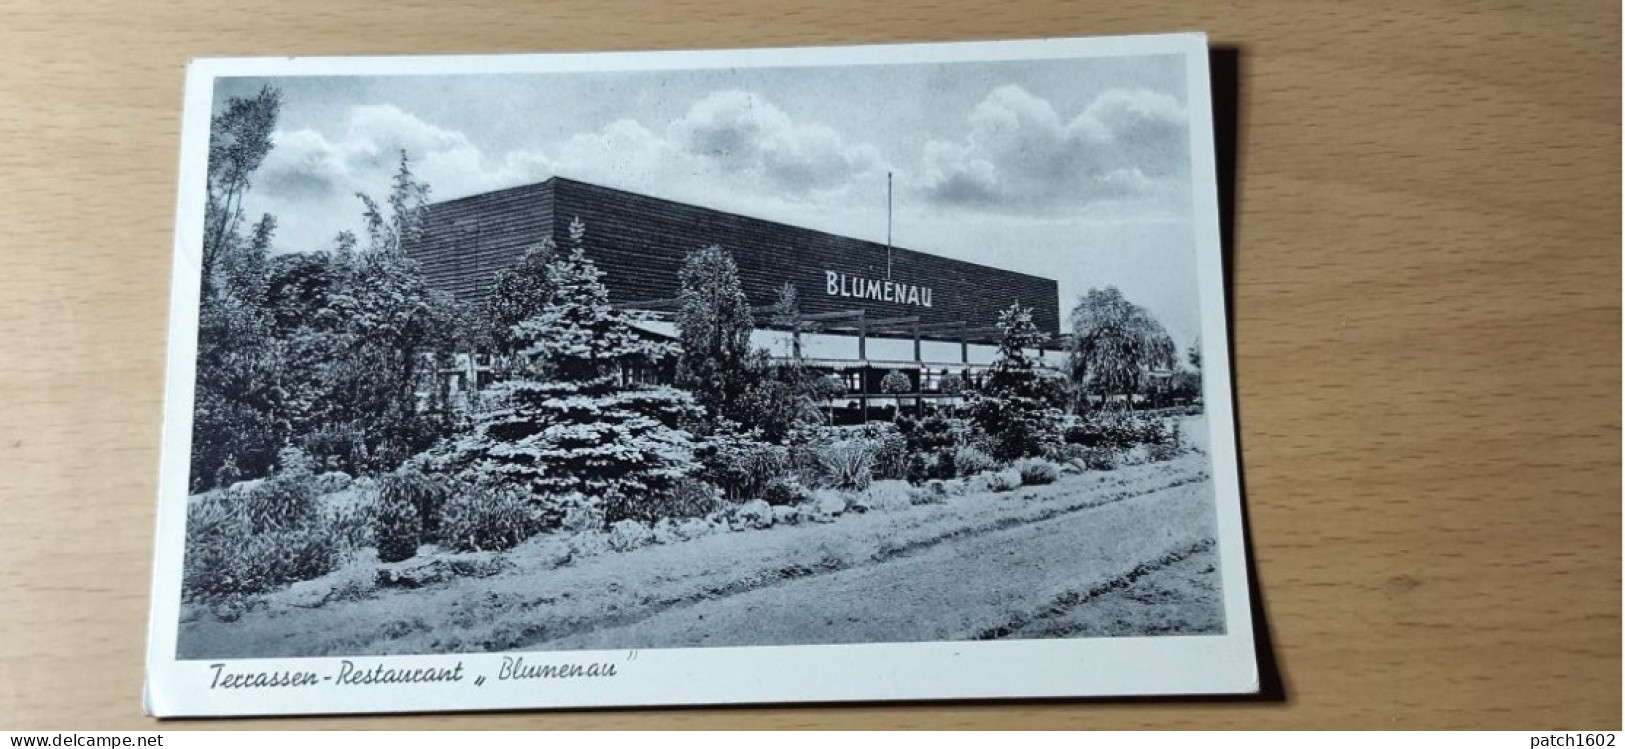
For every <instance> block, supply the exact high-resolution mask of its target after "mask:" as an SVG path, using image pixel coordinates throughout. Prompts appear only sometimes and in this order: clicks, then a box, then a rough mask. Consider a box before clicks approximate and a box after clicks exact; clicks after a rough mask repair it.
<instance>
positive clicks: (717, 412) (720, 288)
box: [677, 245, 758, 417]
mask: <svg viewBox="0 0 1625 749" xmlns="http://www.w3.org/2000/svg"><path fill="white" fill-rule="evenodd" d="M677 278H678V282H679V284H680V285H681V287H682V290H681V291H680V292H679V293H678V299H679V301H680V305H681V306H680V307H679V309H678V312H677V330H678V338H679V340H680V341H681V343H682V356H681V358H680V359H679V360H678V364H677V382H678V384H679V385H681V386H682V387H685V388H687V389H688V390H689V391H691V392H693V393H694V397H695V399H696V400H698V401H699V403H700V405H702V406H704V407H705V409H706V411H708V412H709V413H710V414H711V415H712V416H713V417H718V416H728V417H733V416H738V415H740V414H739V413H738V409H737V406H738V404H739V397H740V396H741V395H743V394H744V392H745V390H746V389H747V388H749V387H750V385H751V384H752V382H753V381H754V380H755V379H756V375H757V374H758V372H756V371H754V368H753V367H752V366H750V365H751V360H752V350H751V347H750V336H751V332H752V331H753V330H755V327H756V323H755V321H754V320H753V319H752V317H751V311H750V300H749V299H747V298H746V297H745V290H744V288H743V287H742V286H741V285H740V283H739V268H738V266H736V265H734V260H733V256H731V255H729V254H728V252H727V251H726V250H724V249H722V248H721V247H719V246H717V245H711V246H709V247H706V248H704V249H701V250H698V251H695V252H692V253H689V256H688V258H687V260H685V261H684V262H683V267H682V270H680V271H679V272H678V274H677Z"/></svg>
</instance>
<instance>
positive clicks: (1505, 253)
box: [0, 0, 1621, 730]
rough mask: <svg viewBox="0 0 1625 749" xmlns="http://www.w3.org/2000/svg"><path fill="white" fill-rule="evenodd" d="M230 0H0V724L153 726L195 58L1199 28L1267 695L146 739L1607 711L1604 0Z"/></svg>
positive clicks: (683, 713) (1612, 565) (1611, 594)
mask: <svg viewBox="0 0 1625 749" xmlns="http://www.w3.org/2000/svg"><path fill="white" fill-rule="evenodd" d="M228 5H229V4H227V3H220V2H200V1H199V0H180V1H177V2H157V1H156V0H140V1H138V2H122V1H118V0H0V62H3V63H4V64H3V65H0V261H3V268H4V270H3V271H0V321H3V322H0V325H3V326H4V330H5V341H4V343H5V345H4V354H3V355H0V362H3V363H0V393H4V394H5V395H4V398H5V401H4V403H5V405H4V408H3V409H0V727H11V728H18V727H29V728H80V729H90V728H125V729H153V728H154V727H157V726H159V724H158V723H156V722H155V721H152V720H150V719H147V718H145V717H144V716H143V715H142V714H141V702H140V697H141V682H142V658H143V641H144V638H145V635H146V615H147V590H148V585H149V579H148V575H149V572H150V569H151V560H152V527H153V509H154V503H155V499H154V498H155V488H154V485H155V479H156V473H157V460H158V434H159V433H158V429H159V408H160V396H161V392H162V383H163V362H164V343H165V340H164V339H165V326H166V317H167V314H168V293H169V291H168V290H169V276H168V274H169V269H170V250H171V236H172V234H171V232H172V222H173V216H174V197H175V180H176V162H177V158H178V145H179V137H178V126H179V121H180V114H181V88H182V78H183V74H184V66H185V63H186V61H187V60H188V59H189V58H191V57H194V56H202V55H270V54H276V55H281V54H349V53H373V54H383V53H428V52H529V51H557V50H599V49H603V50H608V49H639V48H661V49H666V48H682V47H741V46H777V45H807V44H818V43H835V42H841V43H866V42H891V41H920V40H957V39H986V38H1014V37H1036V36H1073V35H1092V34H1110V33H1131V32H1145V31H1169V30H1188V29H1204V30H1207V31H1208V32H1209V33H1210V34H1211V35H1212V39H1213V42H1214V44H1215V46H1217V47H1223V48H1226V49H1228V50H1229V52H1227V54H1228V55H1229V59H1230V61H1231V62H1233V63H1234V64H1233V66H1232V68H1233V70H1234V72H1235V75H1233V76H1231V77H1230V78H1231V84H1232V89H1233V90H1232V92H1231V93H1230V94H1228V95H1227V96H1229V97H1230V99H1231V101H1232V103H1233V105H1234V106H1236V107H1237V111H1238V112H1239V117H1237V118H1236V119H1237V120H1238V122H1239V128H1238V129H1237V132H1236V137H1235V143H1236V145H1237V168H1236V170H1235V179H1234V186H1235V216H1234V219H1235V234H1234V243H1233V246H1232V248H1230V251H1231V253H1232V255H1231V260H1232V266H1231V267H1232V286H1231V292H1232V297H1231V300H1232V305H1233V310H1234V320H1233V330H1234V340H1233V345H1234V351H1235V368H1236V383H1237V389H1238V398H1239V407H1240V428H1241V433H1242V456H1243V459H1244V463H1245V503H1246V509H1247V512H1248V515H1249V519H1250V526H1251V537H1252V553H1253V556H1254V559H1255V562H1256V572H1257V580H1258V583H1259V591H1258V592H1259V593H1260V594H1261V595H1262V599H1263V607H1264V610H1265V612H1266V613H1267V622H1268V641H1269V645H1270V649H1271V651H1272V653H1273V660H1274V663H1275V665H1276V668H1277V669H1278V671H1279V677H1280V689H1279V690H1277V694H1275V695H1273V696H1272V697H1270V698H1267V699H1263V700H1257V701H1234V702H1214V701H1183V700H1173V701H1152V702H1130V701H1105V702H1089V703H1043V704H1025V703H1015V704H998V705H987V704H964V705H934V706H868V707H839V708H752V709H725V710H646V711H630V712H620V711H617V712H569V713H507V714H489V715H460V716H419V717H411V718H400V717H380V718H348V719H322V720H301V719H292V720H277V721H244V722H209V723H201V724H199V723H187V722H175V723H165V724H162V728H163V729H164V730H180V729H184V728H188V727H204V728H212V729H219V728H226V727H238V726H242V727H255V726H267V727H274V728H288V727H309V726H317V727H337V726H356V727H369V728H382V727H403V728H405V727H458V728H496V727H503V728H565V727H571V728H600V727H637V728H654V727H754V728H815V727H854V728H856V727H935V728H973V727H975V728H991V727H1058V728H1108V727H1116V728H1141V727H1164V728H1175V727H1178V728H1191V727H1215V728H1217V727H1248V728H1278V727H1349V728H1419V727H1486V728H1494V727H1503V728H1534V727H1541V728H1567V729H1581V728H1599V727H1605V726H1606V727H1611V728H1615V729H1618V728H1620V706H1621V694H1620V675H1621V662H1620V642H1621V633H1620V569H1621V567H1620V507H1621V501H1620V499H1621V492H1620V462H1619V457H1620V441H1619V440H1620V421H1619V414H1620V405H1621V404H1620V400H1619V393H1620V391H1619V390H1618V389H1616V387H1617V385H1618V383H1619V382H1620V381H1621V380H1620V359H1619V354H1618V351H1619V349H1616V348H1615V346H1616V345H1617V344H1618V343H1619V342H1620V327H1619V326H1620V307H1619V299H1620V295H1619V292H1620V287H1619V281H1620V257H1621V256H1620V239H1621V238H1620V233H1619V227H1620V191H1619V185H1620V171H1619V164H1620V99H1619V94H1618V92H1619V90H1620V77H1619V71H1620V47H1619V42H1618V40H1619V38H1620V9H1619V6H1618V4H1617V3H1616V4H1610V3H1598V2H1550V1H1548V2H1528V3H1514V2H1496V3H1471V2H1458V1H1454V0H1448V1H1444V2H1430V3H1406V2H1393V1H1391V0H1385V1H1383V2H1364V3H1361V2H1346V1H1345V0H1296V1H1289V0H1281V1H1275V0H1270V1H1267V2H1266V1H1263V0H1257V1H1247V0H1229V1H1228V2H1211V1H1210V0H1185V1H1183V2H1174V3H1169V4H1167V5H1166V6H1165V7H1161V8H1151V7H1126V6H1124V5H1123V4H1121V3H1117V2H1107V1H1105V0H1091V1H1089V2H1049V1H1048V0H1025V1H1018V2H986V1H985V0H933V1H931V2H923V1H922V0H903V1H902V2H894V3H870V2H860V1H859V0H800V1H799V2H793V3H790V2H756V1H755V0H716V1H714V2H713V1H710V0H678V1H677V2H667V3H657V2H650V1H649V0H543V1H540V2H518V1H517V0H514V1H512V2H501V1H499V0H462V1H461V2H445V3H425V2H405V3H372V2H331V0H291V1H287V2H275V3H271V2H267V3H258V4H253V5H250V6H249V7H246V8H233V7H228ZM1221 95H1226V94H1221Z"/></svg>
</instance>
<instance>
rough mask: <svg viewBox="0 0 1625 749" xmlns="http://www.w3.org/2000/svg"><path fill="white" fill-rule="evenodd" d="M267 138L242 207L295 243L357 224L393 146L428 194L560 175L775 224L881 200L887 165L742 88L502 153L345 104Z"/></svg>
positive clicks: (408, 117)
mask: <svg viewBox="0 0 1625 749" xmlns="http://www.w3.org/2000/svg"><path fill="white" fill-rule="evenodd" d="M276 139H277V145H276V148H274V149H273V150H272V152H271V154H270V156H269V157H268V158H267V159H266V162H265V164H264V166H262V167H261V171H260V172H259V174H258V175H257V176H256V184H255V188H254V190H253V191H252V193H251V195H250V201H249V205H248V206H247V208H248V211H249V213H250V215H251V216H252V215H257V214H258V213H259V212H261V211H265V212H271V213H275V214H276V215H277V216H278V219H279V223H278V226H279V230H278V233H279V237H278V246H279V247H282V248H284V249H295V250H303V249H314V248H319V247H326V246H331V244H332V238H333V236H334V235H335V234H336V233H337V232H338V231H341V230H350V231H358V230H359V228H360V204H359V202H358V201H357V200H355V198H354V195H355V193H357V192H364V193H367V194H369V195H373V196H375V197H380V198H381V197H383V195H384V194H385V193H386V192H387V190H388V188H389V183H390V178H391V176H392V175H393V174H394V172H395V170H396V168H397V167H398V165H399V159H400V154H401V152H402V151H403V150H404V151H405V152H406V153H407V154H408V155H409V157H410V159H411V163H412V168H413V171H414V173H415V174H416V175H417V176H418V177H419V179H421V180H423V181H425V182H427V183H428V184H429V186H430V188H431V191H432V192H431V199H432V200H437V201H438V200H447V199H451V198H457V197H462V196H465V195H471V194H475V193H479V192H485V191H488V190H495V189H500V188H504V187H511V186H514V185H519V184H525V183H529V182H535V181H539V180H542V179H546V178H548V177H551V176H554V175H559V176H564V177H571V178H575V179H582V180H587V181H591V182H598V183H601V184H605V185H608V186H611V187H619V188H623V189H629V190H635V191H640V192H650V193H653V194H657V195H660V196H661V197H666V198H670V199H674V200H683V201H688V202H696V203H702V204H707V205H716V206H717V207H721V208H724V209H726V210H734V211H740V212H750V213H752V214H753V215H761V216H764V217H778V218H781V219H788V218H790V217H792V216H794V215H798V212H805V211H809V210H811V211H820V210H821V211H825V212H833V211H836V210H837V209H839V208H840V207H841V206H847V205H850V204H851V203H852V202H853V201H854V200H862V201H873V200H874V199H875V196H878V195H884V189H885V188H884V185H885V175H886V173H887V171H888V165H887V163H886V161H885V159H884V158H882V156H881V153H880V150H879V149H878V148H876V147H875V146H874V145H873V144H869V143H861V142H854V141H853V140H851V139H849V138H847V137H846V136H845V135H843V134H842V133H841V132H840V131H838V130H836V129H835V128H833V127H831V126H829V125H827V124H824V123H819V122H802V121H796V120H795V119H794V118H792V117H791V116H790V115H789V114H787V113H786V112H785V111H783V110H782V109H780V108H778V107H777V106H776V105H775V104H773V103H772V102H771V101H769V100H768V99H766V98H765V97H763V96H761V95H759V94H756V93H752V92H747V91H722V92H717V93H713V94H710V95H707V96H704V97H701V98H699V99H698V100H696V101H695V102H694V103H693V104H692V105H691V106H689V107H688V108H687V109H686V110H684V111H683V112H682V113H681V114H679V115H678V116H676V117H675V118H673V119H671V120H670V121H668V122H660V123H653V126H651V125H647V124H645V123H643V122H640V121H638V120H635V119H629V118H628V119H619V120H615V121H612V122H609V123H608V124H605V125H603V126H601V127H599V128H597V129H595V130H592V131H588V132H582V133H577V134H575V135H572V136H570V137H568V138H565V139H563V140H560V141H555V142H552V143H546V144H538V145H536V146H533V147H529V148H523V149H518V150H513V151H509V152H505V153H490V152H486V151H483V150H482V149H481V148H480V147H479V146H478V145H476V144H475V143H474V142H473V141H472V140H471V139H470V138H469V137H468V136H467V135H465V134H464V133H462V132H458V131H456V130H452V129H448V128H445V127H441V126H439V125H437V124H434V123H430V122H427V121H425V120H423V119H421V118H420V117H418V116H417V115H415V114H412V113H410V112H407V111H404V110H402V109H400V108H399V107H396V106H393V105H389V104H366V105H357V106H352V107H350V108H349V109H348V110H345V113H344V119H343V120H342V122H340V123H337V124H336V126H335V127H332V128H324V129H323V130H322V131H318V130H316V129H308V128H307V129H298V130H291V131H281V132H278V133H277V134H276Z"/></svg>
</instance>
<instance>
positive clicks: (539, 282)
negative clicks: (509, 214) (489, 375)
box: [487, 237, 557, 356]
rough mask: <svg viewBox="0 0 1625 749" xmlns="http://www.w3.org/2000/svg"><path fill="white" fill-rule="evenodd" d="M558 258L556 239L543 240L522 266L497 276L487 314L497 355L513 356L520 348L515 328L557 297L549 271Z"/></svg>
mask: <svg viewBox="0 0 1625 749" xmlns="http://www.w3.org/2000/svg"><path fill="white" fill-rule="evenodd" d="M555 254H557V247H556V245H555V244H554V242H553V239H552V238H551V237H549V238H546V239H543V240H542V241H541V242H540V243H538V244H535V245H531V246H530V247H529V248H527V249H526V250H525V254H524V255H523V256H521V257H520V258H519V262H518V264H516V265H514V266H513V267H511V268H509V269H507V270H504V271H503V272H502V273H501V274H500V275H498V276H497V280H496V285H495V287H493V288H492V290H491V301H490V303H489V309H488V310H487V317H488V322H489V325H490V338H491V345H492V346H493V347H494V348H495V349H496V352H497V353H499V354H502V355H504V356H512V355H513V354H514V352H515V351H517V350H518V346H519V339H518V337H516V336H515V335H514V330H513V328H514V326H515V325H518V324H519V323H521V322H524V321H525V320H529V319H530V318H532V317H535V316H536V315H537V314H539V313H540V312H541V311H542V310H543V309H545V308H546V307H547V302H548V300H549V299H551V298H552V296H553V286H552V284H551V283H549V281H548V278H547V267H548V265H549V264H550V263H552V262H553V256H554V255H555Z"/></svg>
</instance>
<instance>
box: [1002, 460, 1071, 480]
mask: <svg viewBox="0 0 1625 749" xmlns="http://www.w3.org/2000/svg"><path fill="white" fill-rule="evenodd" d="M1013 468H1015V469H1016V471H1017V472H1018V473H1020V474H1021V483H1023V484H1026V485H1028V486H1036V485H1039V484H1053V483H1055V481H1056V480H1057V479H1059V478H1061V467H1060V466H1058V465H1055V464H1054V463H1051V462H1049V461H1047V460H1043V459H1041V458H1027V459H1025V460H1019V461H1016V464H1015V465H1014V466H1013Z"/></svg>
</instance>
